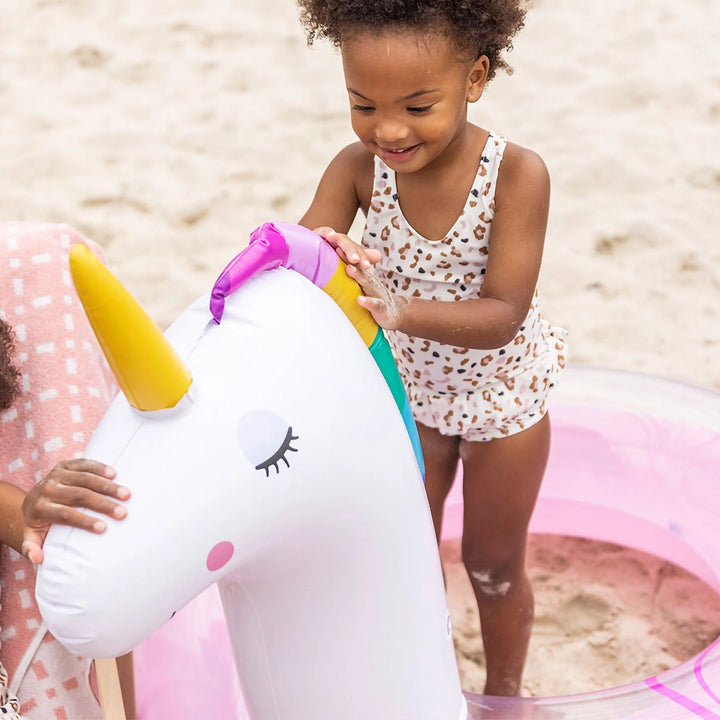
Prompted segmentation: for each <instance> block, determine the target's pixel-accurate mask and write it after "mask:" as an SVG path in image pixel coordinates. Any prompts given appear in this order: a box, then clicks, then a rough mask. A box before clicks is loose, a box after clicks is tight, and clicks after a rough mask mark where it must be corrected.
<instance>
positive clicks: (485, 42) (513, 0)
mask: <svg viewBox="0 0 720 720" xmlns="http://www.w3.org/2000/svg"><path fill="white" fill-rule="evenodd" d="M527 1H528V0H297V4H298V6H299V8H300V21H301V22H302V24H303V26H304V27H305V32H306V34H307V40H308V44H310V45H312V43H313V41H314V40H315V39H316V38H327V39H328V40H330V42H332V43H333V45H335V46H336V47H339V46H340V44H341V42H342V40H343V38H344V37H345V38H346V37H348V36H350V35H352V34H353V33H355V32H358V31H360V32H362V31H370V32H373V33H380V32H383V31H388V30H389V31H392V30H397V29H403V28H411V29H416V30H425V31H427V30H430V31H434V32H441V33H443V34H445V35H446V36H447V37H449V38H450V39H451V40H453V41H454V42H455V44H456V46H457V48H458V50H460V52H461V53H463V54H467V55H468V56H472V59H473V60H476V59H477V58H479V57H480V56H481V55H486V56H487V57H488V59H489V61H490V69H489V72H488V80H492V78H493V77H494V76H495V73H496V71H497V70H498V69H502V70H505V71H506V72H508V73H511V72H512V68H511V67H510V66H509V65H508V64H507V63H506V62H505V60H504V59H503V58H502V57H501V55H502V52H503V51H504V50H511V49H512V39H513V37H514V36H515V35H516V34H517V32H518V31H519V30H520V29H521V28H522V26H523V25H524V23H525V14H526V12H527V9H526V7H525V6H526V4H527Z"/></svg>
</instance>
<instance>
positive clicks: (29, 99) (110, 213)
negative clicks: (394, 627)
mask: <svg viewBox="0 0 720 720" xmlns="http://www.w3.org/2000/svg"><path fill="white" fill-rule="evenodd" d="M11 5H12V7H11V8H10V5H8V7H6V8H4V9H5V12H4V13H3V22H2V26H1V27H0V217H2V218H4V219H17V220H46V221H56V222H64V223H68V224H70V225H73V226H75V227H76V228H78V229H79V230H81V231H82V232H84V233H85V234H86V235H88V236H89V237H91V238H93V239H95V240H97V241H98V242H99V243H100V244H101V245H102V246H103V247H104V248H105V251H106V253H107V257H108V261H109V264H110V266H111V267H112V269H113V270H114V271H115V273H116V274H117V275H118V276H119V277H120V278H121V280H122V281H123V282H124V283H125V284H126V285H127V287H128V288H129V289H130V290H131V292H132V293H133V294H134V295H135V296H136V297H137V298H138V299H139V300H140V302H141V303H142V304H143V305H144V306H145V307H146V309H147V310H148V312H149V313H150V315H151V316H152V317H153V318H154V319H155V320H156V321H157V322H158V324H160V325H161V326H162V327H165V326H166V325H167V324H168V323H169V322H170V321H171V320H172V319H173V318H174V317H175V316H176V315H177V314H178V313H179V312H180V311H181V310H182V309H184V307H186V306H187V305H188V304H189V303H190V302H191V301H192V300H193V299H194V298H195V297H196V296H198V295H200V294H201V293H203V292H205V291H206V290H207V289H208V288H209V287H210V285H211V284H212V282H213V280H214V279H215V277H216V276H217V274H218V273H219V271H220V270H221V269H222V268H223V266H224V265H225V263H226V262H227V261H228V260H229V259H230V258H231V257H232V256H234V255H235V254H236V253H237V252H238V251H239V250H240V249H241V248H242V247H243V246H244V245H245V243H246V242H247V237H248V233H249V232H250V231H251V230H252V229H253V228H254V227H256V226H257V225H259V224H260V223H262V222H264V221H266V220H282V221H288V222H292V221H296V220H297V219H298V218H299V217H300V216H301V215H302V214H303V212H304V210H305V208H306V207H307V205H308V203H309V202H310V200H311V198H312V194H313V191H314V187H315V184H316V182H317V180H318V178H319V177H320V174H321V173H322V171H323V169H324V168H325V166H326V164H327V163H328V161H329V160H330V159H331V158H332V156H333V155H334V154H335V153H336V152H337V151H338V150H339V149H340V148H341V147H342V146H343V145H345V144H346V143H348V142H351V141H353V136H352V133H351V130H350V127H349V123H348V118H347V107H346V105H347V102H346V97H345V92H344V89H343V81H342V73H341V68H340V63H339V59H338V57H337V54H336V52H335V51H334V50H332V49H331V48H330V47H328V46H326V45H324V44H319V45H317V46H316V47H314V48H312V49H308V48H307V47H306V45H305V40H304V36H303V33H302V30H301V28H300V26H299V24H298V22H297V19H296V10H295V7H294V3H293V2H292V1H291V0H262V1H261V0H244V2H242V3H225V2H222V1H221V0H204V1H202V0H201V1H198V0H173V2H170V1H169V0H153V2H152V3H146V2H140V1H139V0H125V1H124V2H119V1H118V0H105V2H102V3H98V2H92V1H91V0H25V2H23V3H13V4H11ZM268 18H271V19H272V23H270V22H269V21H268ZM718 48H720V3H717V2H715V1H714V0H685V1H684V2H682V3H679V2H677V1H676V0H654V1H653V2H648V1H647V0H643V1H642V2H641V1H640V0H604V1H603V2H601V3H597V2H596V3H581V2H578V1H577V0H535V2H534V3H533V7H532V9H531V11H530V13H529V15H528V19H527V24H526V28H525V29H524V30H523V31H522V33H521V34H520V35H519V36H518V38H517V40H516V49H515V51H514V52H513V53H512V54H511V56H510V61H511V63H512V65H513V66H514V68H515V73H514V75H512V76H505V75H501V76H498V78H497V79H496V80H495V81H493V83H492V84H491V85H490V86H489V87H488V89H487V91H486V93H485V95H484V97H483V98H482V100H481V101H480V102H479V103H478V104H477V105H475V106H473V107H472V108H471V118H472V119H473V120H474V121H475V122H477V123H478V124H481V125H483V126H484V127H489V128H493V129H495V130H496V131H498V132H500V133H502V134H503V135H505V136H507V137H508V138H509V139H511V140H512V141H514V142H517V143H519V144H521V145H525V146H528V147H531V148H533V149H534V150H536V151H538V152H539V153H540V154H541V155H542V156H543V158H544V159H545V161H546V163H547V165H548V167H549V169H550V172H551V176H552V179H553V199H552V208H551V215H550V225H549V230H548V239H547V247H546V252H545V261H544V267H543V271H542V276H541V285H540V288H541V301H542V307H543V311H544V314H545V315H546V316H547V317H548V318H549V319H551V320H552V322H554V323H556V324H559V325H563V326H565V327H566V328H568V330H569V331H570V343H571V360H572V362H574V363H577V364H591V365H599V366H611V367H616V368H624V369H632V370H639V371H642V372H648V373H654V374H658V375H663V376H667V377H671V378H676V379H680V380H684V381H689V382H693V383H696V384H700V385H705V386H710V387H714V388H720V363H718V362H717V360H716V357H717V352H718V346H719V343H720V334H719V333H718V327H720V243H718V230H717V228H718V227H720V202H719V200H720V131H719V130H718V127H720V62H719V59H720V58H719V54H720V51H719V50H718ZM444 552H445V555H446V559H447V560H448V574H449V576H450V580H451V583H450V585H451V588H450V590H451V594H450V604H451V608H452V610H453V618H454V620H455V625H456V638H457V640H458V644H459V646H460V655H461V662H460V666H461V672H462V674H463V679H464V682H465V684H466V686H467V687H468V688H470V689H475V690H478V689H480V687H481V685H482V658H481V655H480V650H479V644H478V640H477V629H476V627H475V626H474V624H473V623H474V622H475V620H474V619H473V617H472V611H473V608H472V602H471V598H470V596H469V591H468V589H467V587H465V588H464V589H463V577H462V570H461V567H460V565H459V562H458V560H457V548H456V547H454V548H453V547H448V548H445V549H444ZM453 558H454V559H453ZM530 567H531V574H532V577H533V580H534V583H535V587H536V589H537V594H538V613H537V621H536V625H535V632H534V635H533V640H532V646H531V651H530V657H529V660H528V667H527V673H526V681H525V685H526V691H527V692H528V693H532V694H536V695H548V694H558V693H568V692H577V691H584V690H588V689H593V688H597V687H609V686H612V685H617V684H621V683H624V682H627V681H628V680H637V679H639V678H640V677H642V676H644V675H648V674H651V673H654V672H657V671H658V670H661V669H664V668H666V667H668V666H671V665H672V664H675V663H676V662H677V661H678V660H679V659H683V658H685V657H688V656H690V655H692V654H693V653H695V652H697V651H698V650H699V649H701V648H702V647H703V646H704V645H705V644H706V643H707V642H708V641H709V640H710V639H711V638H712V637H714V636H715V635H716V634H717V633H718V630H719V629H720V610H719V607H718V601H717V599H716V598H715V597H714V595H713V594H712V593H711V592H709V591H708V590H707V588H705V586H703V585H702V584H701V583H700V582H699V581H697V580H695V579H694V578H692V577H690V576H688V575H687V574H685V573H683V572H681V571H679V570H677V569H674V568H672V567H670V566H668V565H667V564H666V563H663V562H662V561H659V560H657V559H655V558H651V557H647V556H643V555H640V554H638V553H633V552H631V551H627V550H618V549H617V548H614V547H612V546H608V545H603V544H597V543H591V542H588V541H582V540H572V541H571V540H567V539H558V538H554V537H533V539H532V545H531V553H530Z"/></svg>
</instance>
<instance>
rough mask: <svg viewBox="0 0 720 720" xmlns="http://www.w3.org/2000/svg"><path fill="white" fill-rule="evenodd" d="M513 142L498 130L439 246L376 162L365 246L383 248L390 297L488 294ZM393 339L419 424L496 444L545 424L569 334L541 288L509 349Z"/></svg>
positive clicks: (381, 269)
mask: <svg viewBox="0 0 720 720" xmlns="http://www.w3.org/2000/svg"><path fill="white" fill-rule="evenodd" d="M505 145H506V141H505V139H504V138H502V137H499V136H497V135H494V134H493V133H490V136H489V137H488V140H487V143H486V144H485V147H484V148H483V150H482V153H481V157H480V163H479V167H478V172H477V176H476V178H475V181H474V183H473V186H472V189H471V191H470V194H469V196H468V199H467V201H466V204H465V208H464V209H463V211H462V213H461V215H460V217H459V218H458V219H457V220H456V222H455V224H454V225H453V227H452V228H451V229H450V230H449V232H448V233H447V235H446V236H445V237H444V238H442V239H440V240H428V239H427V238H425V237H423V236H422V235H420V234H419V233H418V232H416V231H415V230H414V229H413V228H412V226H411V225H410V223H408V221H407V220H406V219H405V217H404V216H403V213H402V210H401V208H400V203H399V196H398V191H397V184H396V179H395V172H394V171H393V170H391V169H390V168H389V167H388V166H387V165H385V164H384V163H383V162H382V160H380V158H378V157H376V158H375V179H374V187H373V194H372V200H371V203H370V208H369V209H368V215H367V221H366V225H365V230H364V233H363V244H364V245H365V246H366V247H368V248H375V249H377V250H379V251H380V253H381V260H380V262H379V263H378V264H377V265H376V269H377V272H378V275H379V277H380V278H381V280H382V281H383V283H384V285H385V286H386V287H387V288H388V290H389V291H390V292H391V293H393V294H395V295H398V296H405V297H420V298H426V299H428V300H443V301H450V300H452V301H458V300H468V299H471V298H477V297H478V296H479V293H480V288H481V287H482V284H483V279H484V275H485V270H486V266H487V259H488V252H489V248H490V236H491V227H492V218H493V213H494V210H495V202H494V198H495V187H496V183H497V176H498V171H499V168H500V163H501V161H502V157H503V152H504V150H505ZM386 334H387V336H388V340H389V341H390V344H391V346H392V349H393V353H394V355H395V360H396V362H397V364H398V367H399V370H400V374H401V376H402V378H403V381H404V383H405V388H406V390H407V392H408V396H409V398H410V405H411V407H412V409H413V414H414V416H415V419H416V420H417V421H418V422H420V423H422V424H423V425H427V426H429V427H432V428H437V429H438V430H439V431H440V432H441V433H443V434H444V435H453V436H461V437H463V438H465V439H467V440H473V441H486V440H493V439H495V438H500V437H504V436H507V435H512V434H514V433H517V432H520V431H521V430H524V429H525V428H527V427H530V426H531V425H533V424H534V423H536V422H538V421H539V420H540V419H541V418H542V417H543V415H544V414H545V412H546V401H547V396H548V393H549V391H550V389H551V388H552V387H553V385H554V384H555V383H556V382H557V380H558V379H559V377H560V375H561V374H562V372H563V370H564V368H565V357H566V343H565V335H566V332H565V330H563V329H562V328H558V327H553V326H551V325H549V324H548V323H547V322H546V321H545V320H543V319H542V318H541V317H540V314H539V311H538V307H537V290H536V291H535V296H534V298H533V301H532V305H531V307H530V310H529V311H528V314H527V317H526V318H525V321H524V322H523V323H522V326H521V327H520V329H519V330H518V332H517V334H516V335H515V337H514V338H513V339H512V340H511V341H510V342H509V343H508V344H507V345H505V346H504V347H501V348H497V349H492V350H474V349H468V348H464V347H456V346H453V345H445V344H443V343H439V342H435V341H433V340H425V339H423V338H418V337H412V336H409V335H406V334H404V333H401V332H398V331H386Z"/></svg>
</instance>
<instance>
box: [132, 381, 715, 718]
mask: <svg viewBox="0 0 720 720" xmlns="http://www.w3.org/2000/svg"><path fill="white" fill-rule="evenodd" d="M551 412H552V417H553V446H552V453H551V457H550V463H549V467H548V472H547V476H546V480H545V483H544V485H543V489H542V492H541V496H540V500H539V502H538V506H537V509H536V512H535V515H534V517H533V522H532V527H531V529H532V531H534V532H538V533H554V534H561V535H571V536H578V537H586V538H592V539H598V540H603V541H609V542H614V543H618V544H620V545H626V546H628V547H632V548H636V549H638V550H642V551H645V552H649V553H652V554H654V555H657V556H659V557H662V558H664V559H666V560H668V561H670V562H672V563H675V564H677V565H679V566H681V567H683V568H685V569H687V570H689V571H690V572H692V573H694V574H696V575H698V576H699V577H700V578H702V579H703V580H704V581H705V582H707V583H708V584H709V585H710V586H711V587H712V588H714V589H715V590H716V591H718V592H720V522H719V521H720V483H719V482H718V476H719V475H720V393H716V392H713V391H710V390H706V389H701V388H697V387H693V386H689V385H684V384H682V383H677V382H672V381H669V380H664V379H661V378H656V377H651V376H646V375H640V374H634V373H627V372H621V371H613V370H603V369H595V368H572V369H571V370H570V371H569V372H568V373H567V375H566V377H565V378H564V379H563V383H562V385H561V387H560V388H559V389H558V392H557V394H556V395H555V396H554V398H553V407H552V411H551ZM461 498H462V489H461V483H460V482H457V483H456V487H455V488H454V489H453V491H452V493H451V496H450V498H449V501H448V503H447V508H446V517H445V535H446V537H448V538H450V537H457V536H458V535H459V534H460V532H461V517H462V512H461V511H462V501H461ZM378 590H379V591H381V588H379V589H378ZM339 642H341V639H340V640H339ZM349 651H350V649H349ZM136 677H137V692H138V709H139V714H140V719H141V720H167V718H175V717H188V718H189V717H202V718H213V720H247V719H248V718H249V716H248V714H247V712H246V710H245V705H244V703H243V700H242V692H241V690H240V687H239V683H238V680H237V677H236V674H235V669H234V663H233V660H232V653H231V650H230V643H229V640H228V638H227V631H226V628H225V620H224V617H223V614H222V608H221V606H220V601H219V599H218V596H217V590H216V587H215V586H213V587H212V588H210V589H209V590H208V591H206V592H205V593H204V594H203V595H201V596H200V597H198V598H197V599H196V600H195V601H193V602H192V603H191V604H190V605H188V606H187V607H186V608H185V609H184V610H182V611H181V612H179V613H178V614H177V615H176V616H175V617H174V618H173V619H172V620H171V621H170V622H169V623H168V624H167V625H166V626H165V627H164V628H162V629H161V630H160V631H159V632H157V633H156V634H155V635H153V636H152V637H151V638H150V639H149V640H148V641H147V642H146V643H145V644H144V645H142V646H141V647H140V648H138V649H137V650H136ZM358 692H362V688H358ZM719 696H720V644H718V642H717V641H716V642H715V643H713V644H712V645H711V646H710V647H708V648H707V649H705V650H704V651H703V652H702V653H700V654H699V655H698V656H697V657H695V658H693V659H691V660H689V661H688V662H686V663H683V664H682V665H680V666H678V667H677V668H674V669H672V670H669V671H667V672H665V673H662V674H661V675H659V676H656V677H652V678H644V679H638V681H637V682H636V683H634V684H631V685H627V686H623V687H618V688H612V689H609V690H604V691H602V692H596V693H589V694H585V695H572V696H565V697H554V698H534V699H523V700H508V699H501V698H488V697H483V696H477V695H468V706H469V710H470V717H471V718H480V717H483V718H486V717H497V718H502V719H503V720H505V719H507V720H514V719H515V718H517V719H521V718H522V719H523V720H527V719H528V718H537V719H538V720H539V719H540V718H548V719H550V718H556V719H557V720H592V719H595V718H596V719H598V720H600V719H603V720H625V719H627V720H630V719H632V720H642V719H647V720H675V719H677V720H681V719H686V718H693V717H697V718H703V719H705V720H710V719H715V718H717V719H718V720H720V697H719ZM262 720H266V719H265V718H263V719H262ZM267 720H275V719H274V718H273V719H271V718H268V719H267Z"/></svg>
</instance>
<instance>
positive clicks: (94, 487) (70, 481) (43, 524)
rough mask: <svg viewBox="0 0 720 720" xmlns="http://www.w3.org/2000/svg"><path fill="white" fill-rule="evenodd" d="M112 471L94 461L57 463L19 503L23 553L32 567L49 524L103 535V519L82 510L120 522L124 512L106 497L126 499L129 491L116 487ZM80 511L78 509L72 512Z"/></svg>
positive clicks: (40, 555)
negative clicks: (20, 506)
mask: <svg viewBox="0 0 720 720" xmlns="http://www.w3.org/2000/svg"><path fill="white" fill-rule="evenodd" d="M114 477H115V471H114V470H113V469H112V468H111V467H109V466H107V465H103V463H99V462H96V461H95V460H86V459H78V460H63V461H62V462H59V463H58V464H57V465H56V466H55V467H54V468H53V469H52V470H51V471H50V472H49V473H48V474H47V475H46V476H45V477H44V478H43V479H42V480H41V481H40V482H39V483H38V484H37V485H35V486H34V487H33V488H32V490H30V492H29V493H28V494H27V496H26V497H25V500H24V501H23V505H22V511H23V517H24V520H25V530H24V534H23V545H22V549H23V553H24V554H25V555H26V557H27V558H28V559H29V560H30V561H31V562H33V563H35V564H40V563H41V562H42V561H43V551H42V546H43V543H44V542H45V536H46V535H47V534H48V530H50V526H51V525H53V524H56V523H57V524H60V525H70V526H71V527H76V528H81V529H83V530H89V531H90V532H94V533H102V532H105V527H106V524H105V522H104V521H103V520H100V519H98V518H95V517H91V516H89V515H86V514H85V513H83V512H82V510H83V509H87V510H94V511H95V512H99V513H103V514H104V515H107V516H108V517H111V518H114V519H116V520H122V518H124V517H125V516H126V515H127V510H126V509H125V508H124V507H123V506H122V505H119V504H118V503H116V502H113V500H111V499H110V498H115V499H116V500H127V499H128V498H129V497H130V491H129V490H128V489H127V488H125V487H122V486H121V485H116V484H115V483H114V482H113V481H112V478H114ZM76 508H80V509H76Z"/></svg>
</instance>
